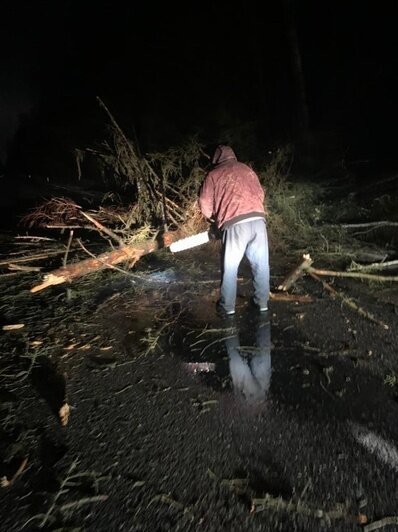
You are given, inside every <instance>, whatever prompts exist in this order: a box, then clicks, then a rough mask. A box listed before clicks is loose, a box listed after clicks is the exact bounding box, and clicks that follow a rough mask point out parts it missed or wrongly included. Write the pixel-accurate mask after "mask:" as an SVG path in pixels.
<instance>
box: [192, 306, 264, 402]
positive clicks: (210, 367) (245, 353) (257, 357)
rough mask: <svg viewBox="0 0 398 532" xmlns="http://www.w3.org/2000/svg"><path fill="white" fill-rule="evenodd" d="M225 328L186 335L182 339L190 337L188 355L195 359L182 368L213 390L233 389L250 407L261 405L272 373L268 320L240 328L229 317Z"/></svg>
mask: <svg viewBox="0 0 398 532" xmlns="http://www.w3.org/2000/svg"><path fill="white" fill-rule="evenodd" d="M252 318H253V316H252ZM225 325H226V327H223V328H211V327H210V326H209V327H208V328H207V327H206V328H205V329H204V330H202V331H201V332H200V333H199V334H198V335H197V336H196V337H193V336H192V335H190V334H189V333H188V334H187V336H186V337H185V339H187V337H190V342H189V352H190V354H189V355H188V356H189V357H192V356H193V357H194V360H192V359H191V360H189V361H185V362H183V363H182V366H183V368H184V369H185V371H187V372H188V373H189V374H191V375H194V376H196V377H200V378H201V379H202V380H204V381H205V382H206V383H207V384H208V385H210V386H212V387H214V388H216V389H220V388H221V389H222V390H225V389H226V388H229V389H231V388H232V392H233V394H234V395H235V397H236V398H237V399H239V400H241V401H244V402H246V403H248V404H249V405H255V404H259V403H262V402H264V401H265V399H266V398H267V394H268V391H269V388H270V384H271V374H272V369H271V323H270V321H269V318H268V316H267V315H260V316H255V317H254V319H250V320H247V319H244V320H242V322H241V325H240V326H239V324H238V321H237V320H236V319H235V318H231V320H230V321H229V322H228V324H225ZM191 333H192V331H191ZM185 356H187V353H185Z"/></svg>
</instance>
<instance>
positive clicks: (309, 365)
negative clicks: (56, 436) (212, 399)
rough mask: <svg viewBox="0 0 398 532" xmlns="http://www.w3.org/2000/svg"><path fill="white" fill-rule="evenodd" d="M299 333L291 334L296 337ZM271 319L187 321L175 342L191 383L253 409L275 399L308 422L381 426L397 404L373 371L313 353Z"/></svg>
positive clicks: (249, 315) (244, 316) (251, 314)
mask: <svg viewBox="0 0 398 532" xmlns="http://www.w3.org/2000/svg"><path fill="white" fill-rule="evenodd" d="M290 332H292V331H290ZM299 333H300V331H299V330H298V331H296V334H297V336H296V334H293V335H292V334H289V335H288V336H286V333H285V332H284V330H281V329H280V328H278V326H277V325H276V324H273V323H272V321H271V320H270V317H269V315H265V316H263V315H260V314H259V313H258V312H256V311H253V310H250V311H249V310H248V309H247V310H245V311H244V312H243V313H242V312H238V313H237V315H236V316H234V317H233V318H227V319H225V320H221V319H219V318H218V319H217V318H216V317H215V316H213V315H211V313H210V311H208V319H207V320H204V319H203V314H202V313H200V315H199V316H198V315H196V316H194V315H191V316H190V318H188V319H187V317H186V316H185V317H184V319H183V320H181V323H178V325H177V327H175V329H174V331H173V332H172V333H171V334H170V337H169V339H168V342H169V345H170V346H171V348H172V352H173V353H174V355H176V356H178V357H179V358H180V361H181V362H180V363H181V365H182V368H183V369H184V371H185V372H186V374H187V375H188V376H189V378H191V379H194V380H196V381H197V382H200V383H201V384H203V385H205V386H208V387H210V388H212V389H213V390H215V391H217V392H225V393H232V394H233V395H234V396H235V397H236V398H237V399H238V400H239V402H240V403H242V402H245V403H246V404H247V405H248V406H251V405H259V404H265V403H268V402H269V401H271V402H273V403H274V404H280V405H283V406H284V407H285V408H288V409H289V410H294V411H295V412H296V413H297V414H298V415H299V416H300V415H301V416H302V417H303V418H306V417H308V416H312V417H319V418H322V419H327V418H330V419H331V418H338V419H340V420H356V421H358V422H361V423H363V422H369V423H370V424H371V423H374V422H378V420H381V419H383V418H385V414H383V412H385V405H386V403H387V402H388V403H389V404H390V405H391V407H393V408H394V412H397V413H398V405H397V401H396V398H395V397H394V396H393V395H392V394H391V393H389V390H388V388H386V386H384V385H383V383H382V382H381V381H380V379H379V378H378V377H377V376H376V375H374V374H371V373H370V372H369V371H368V370H367V369H366V366H361V365H359V366H358V360H356V359H355V357H350V356H336V354H330V355H328V353H327V352H322V351H321V350H316V351H315V350H314V352H311V351H309V352H308V351H307V350H306V349H305V346H304V345H302V346H300V343H299V342H298V341H297V338H298V335H299Z"/></svg>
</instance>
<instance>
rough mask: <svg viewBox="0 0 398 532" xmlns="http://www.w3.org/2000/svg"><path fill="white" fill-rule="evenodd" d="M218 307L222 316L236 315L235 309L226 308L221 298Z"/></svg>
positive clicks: (218, 311)
mask: <svg viewBox="0 0 398 532" xmlns="http://www.w3.org/2000/svg"><path fill="white" fill-rule="evenodd" d="M216 308H217V314H219V315H220V316H234V315H235V309H233V310H225V308H224V307H223V306H222V305H221V303H220V300H218V301H217V303H216Z"/></svg>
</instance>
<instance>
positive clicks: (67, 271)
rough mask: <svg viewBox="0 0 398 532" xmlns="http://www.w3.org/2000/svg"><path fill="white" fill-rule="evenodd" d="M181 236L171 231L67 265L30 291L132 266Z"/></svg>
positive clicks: (179, 232) (181, 234) (47, 275)
mask: <svg viewBox="0 0 398 532" xmlns="http://www.w3.org/2000/svg"><path fill="white" fill-rule="evenodd" d="M183 236H184V234H183V233H182V232H181V231H173V232H169V233H166V234H164V235H163V236H162V237H161V238H159V239H156V240H150V241H146V242H143V243H140V244H135V245H131V246H125V247H123V248H120V249H115V250H112V251H107V252H106V253H102V254H101V255H98V257H92V258H89V259H86V260H83V261H80V262H75V263H73V264H69V265H68V266H63V267H61V268H58V269H57V270H53V271H52V272H50V273H48V274H46V275H45V276H44V279H43V282H42V283H40V284H39V285H36V286H34V287H33V288H31V290H30V291H31V292H32V293H35V292H40V291H41V290H44V289H45V288H48V287H49V286H54V285H57V284H63V283H66V282H71V281H73V280H74V279H78V278H79V277H82V276H84V275H87V274H89V273H92V272H96V271H100V270H105V269H107V268H112V266H116V265H117V264H120V263H122V262H127V261H129V262H130V263H131V266H133V265H134V264H135V263H136V262H137V261H138V260H139V259H140V258H141V257H143V256H144V255H147V254H148V253H152V252H153V251H157V250H158V249H161V248H165V247H168V246H170V244H171V243H172V242H174V241H176V240H179V239H180V238H183Z"/></svg>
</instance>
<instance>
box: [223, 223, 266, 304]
mask: <svg viewBox="0 0 398 532" xmlns="http://www.w3.org/2000/svg"><path fill="white" fill-rule="evenodd" d="M223 246H224V248H223V272H222V281H221V297H220V304H221V306H222V307H223V308H224V310H226V311H227V312H228V311H232V310H235V301H236V288H237V278H238V268H239V264H240V263H241V260H242V259H243V256H244V255H246V257H247V259H248V260H249V263H250V266H251V270H252V274H253V285H254V302H255V303H256V304H257V305H258V306H259V307H267V306H268V298H269V258H268V236H267V227H266V224H265V220H251V221H250V220H249V221H247V222H241V223H238V224H234V225H232V226H231V227H229V228H228V229H225V230H224V231H223Z"/></svg>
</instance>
